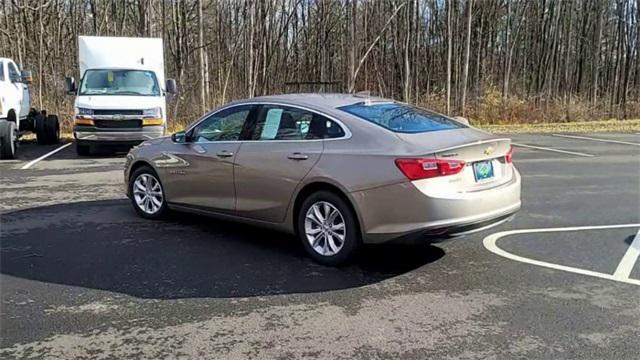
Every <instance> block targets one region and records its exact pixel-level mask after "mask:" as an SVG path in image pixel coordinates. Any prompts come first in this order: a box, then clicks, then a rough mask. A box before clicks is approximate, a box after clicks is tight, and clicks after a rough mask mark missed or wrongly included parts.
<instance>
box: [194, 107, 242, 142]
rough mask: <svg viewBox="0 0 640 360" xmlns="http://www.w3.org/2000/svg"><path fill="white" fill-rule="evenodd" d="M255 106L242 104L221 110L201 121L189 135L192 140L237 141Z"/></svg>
mask: <svg viewBox="0 0 640 360" xmlns="http://www.w3.org/2000/svg"><path fill="white" fill-rule="evenodd" d="M252 108H253V106H251V105H241V106H235V107H232V108H229V109H226V110H222V111H219V112H217V113H215V114H213V115H211V116H209V117H208V118H207V119H205V120H203V121H202V122H200V123H199V124H198V125H196V126H195V127H194V128H193V129H192V130H191V134H190V136H189V139H190V141H191V142H196V143H197V142H209V141H236V140H239V139H240V134H241V132H242V127H243V126H244V123H245V121H246V120H247V118H248V117H249V113H250V112H251V109H252Z"/></svg>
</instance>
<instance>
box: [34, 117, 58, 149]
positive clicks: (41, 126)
mask: <svg viewBox="0 0 640 360" xmlns="http://www.w3.org/2000/svg"><path fill="white" fill-rule="evenodd" d="M35 120H36V137H37V138H38V144H55V143H57V142H58V141H59V140H60V124H59V123H58V117H57V116H55V115H47V116H46V117H45V116H44V114H38V115H37V116H36V117H35Z"/></svg>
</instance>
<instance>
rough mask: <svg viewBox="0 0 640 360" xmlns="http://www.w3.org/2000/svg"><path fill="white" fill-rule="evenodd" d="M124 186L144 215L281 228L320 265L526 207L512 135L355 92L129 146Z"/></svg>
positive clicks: (262, 106) (202, 124)
mask: <svg viewBox="0 0 640 360" xmlns="http://www.w3.org/2000/svg"><path fill="white" fill-rule="evenodd" d="M125 183H126V185H127V195H128V197H129V198H130V199H131V203H132V205H133V208H134V209H135V210H136V211H137V212H138V214H140V216H142V217H144V218H148V219H158V218H161V217H163V216H164V215H166V214H167V212H168V211H169V210H178V211H187V212H193V213H198V214H204V215H210V216H215V217H218V218H222V219H231V220H235V221H240V222H245V223H249V224H253V225H259V226H266V227H271V228H275V229H278V230H282V231H285V232H288V233H292V234H296V235H297V237H299V238H300V241H301V242H302V245H303V246H304V248H305V250H306V251H307V252H308V253H309V255H310V256H311V257H312V258H313V259H314V260H315V261H317V262H319V263H322V264H325V265H339V264H342V263H344V262H346V261H348V260H349V259H350V258H351V257H352V256H353V255H354V254H355V253H356V251H357V250H358V248H359V247H360V246H361V244H363V243H382V242H390V241H411V242H415V241H416V240H417V241H436V240H441V239H444V238H450V237H455V236H459V235H463V234H467V233H470V232H473V231H478V230H481V229H485V228H489V227H491V226H494V225H497V224H500V223H502V222H504V221H507V220H509V219H510V218H511V217H513V215H514V214H515V213H516V212H517V211H518V210H519V209H520V205H521V203H520V186H521V185H520V175H519V173H518V171H517V170H516V168H515V167H514V166H513V164H512V148H511V142H510V140H509V139H506V138H500V137H496V136H493V135H491V134H488V133H486V132H484V131H481V130H478V129H475V128H473V127H470V126H469V125H467V124H466V123H465V122H464V121H458V120H455V119H451V118H449V117H446V116H444V115H441V114H438V113H435V112H432V111H428V110H425V109H421V108H418V107H415V106H411V105H408V104H404V103H400V102H396V101H393V100H388V99H382V98H373V97H362V96H359V95H357V94H356V95H346V94H289V95H279V96H267V97H257V98H252V99H249V100H242V101H237V102H233V103H230V104H228V105H225V106H223V107H221V108H219V109H217V110H215V111H212V112H210V113H208V114H206V115H205V116H203V117H202V118H200V119H199V120H197V121H195V122H194V123H193V124H192V125H191V126H189V127H188V128H187V129H186V130H185V131H181V132H178V133H175V134H173V135H172V136H171V137H165V138H159V139H154V140H149V141H146V142H144V143H142V144H141V145H140V146H138V147H136V148H134V149H132V150H131V152H130V153H129V154H128V156H127V164H126V169H125Z"/></svg>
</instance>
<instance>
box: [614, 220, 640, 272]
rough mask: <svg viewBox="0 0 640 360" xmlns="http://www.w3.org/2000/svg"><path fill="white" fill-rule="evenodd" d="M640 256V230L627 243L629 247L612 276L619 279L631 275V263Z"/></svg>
mask: <svg viewBox="0 0 640 360" xmlns="http://www.w3.org/2000/svg"><path fill="white" fill-rule="evenodd" d="M639 256H640V230H638V233H637V234H636V236H635V237H634V238H633V240H632V241H631V244H629V249H627V252H626V253H625V254H624V256H623V257H622V260H620V264H618V268H616V271H615V273H613V276H614V277H617V278H619V279H628V278H629V276H631V271H632V270H633V265H634V264H635V263H636V261H637V260H638V257H639Z"/></svg>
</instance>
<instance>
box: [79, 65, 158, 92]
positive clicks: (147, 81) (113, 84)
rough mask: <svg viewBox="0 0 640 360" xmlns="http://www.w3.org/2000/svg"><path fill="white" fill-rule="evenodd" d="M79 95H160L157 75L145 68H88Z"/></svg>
mask: <svg viewBox="0 0 640 360" xmlns="http://www.w3.org/2000/svg"><path fill="white" fill-rule="evenodd" d="M79 95H142V96H159V95H160V89H159V87H158V81H157V80H156V76H155V74H154V73H153V72H151V71H145V70H87V71H86V72H85V73H84V79H83V81H82V86H80V94H79Z"/></svg>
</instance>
